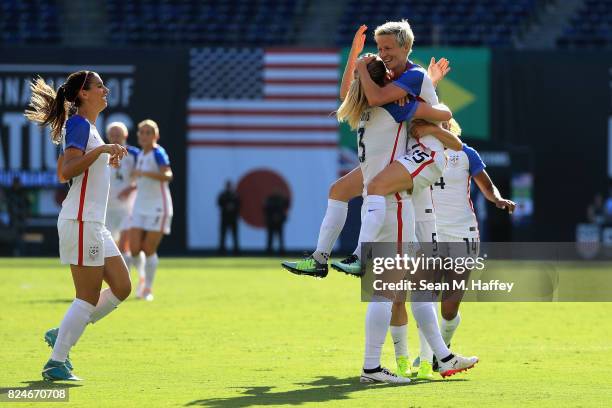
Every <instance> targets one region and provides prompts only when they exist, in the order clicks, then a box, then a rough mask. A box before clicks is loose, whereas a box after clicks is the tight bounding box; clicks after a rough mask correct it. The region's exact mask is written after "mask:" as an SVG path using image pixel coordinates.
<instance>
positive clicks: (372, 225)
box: [353, 195, 387, 258]
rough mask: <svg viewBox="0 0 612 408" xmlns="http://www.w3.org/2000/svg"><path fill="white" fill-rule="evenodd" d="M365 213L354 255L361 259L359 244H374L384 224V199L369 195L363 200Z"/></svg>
mask: <svg viewBox="0 0 612 408" xmlns="http://www.w3.org/2000/svg"><path fill="white" fill-rule="evenodd" d="M365 205H366V213H365V216H364V217H363V222H362V223H361V229H360V230H359V242H358V243H357V248H355V252H353V253H354V254H355V255H357V256H358V257H359V258H361V243H362V242H374V241H375V240H376V237H377V236H378V233H379V232H380V229H381V228H382V226H383V224H384V223H385V212H386V207H387V206H386V203H385V197H384V196H380V195H369V196H367V197H366V200H365Z"/></svg>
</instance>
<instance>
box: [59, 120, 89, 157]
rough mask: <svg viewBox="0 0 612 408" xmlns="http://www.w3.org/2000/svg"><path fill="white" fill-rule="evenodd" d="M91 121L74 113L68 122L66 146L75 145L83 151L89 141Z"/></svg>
mask: <svg viewBox="0 0 612 408" xmlns="http://www.w3.org/2000/svg"><path fill="white" fill-rule="evenodd" d="M89 130H90V129H89V122H87V120H85V118H83V117H82V116H79V115H74V116H72V117H71V118H70V119H68V121H67V122H66V147H65V148H64V150H65V149H68V148H69V147H73V148H75V149H79V150H81V151H83V152H85V150H86V149H87V142H88V141H89Z"/></svg>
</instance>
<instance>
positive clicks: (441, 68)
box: [427, 57, 451, 85]
mask: <svg viewBox="0 0 612 408" xmlns="http://www.w3.org/2000/svg"><path fill="white" fill-rule="evenodd" d="M450 70H451V68H450V63H449V62H448V60H447V59H446V58H440V59H439V60H438V61H437V62H436V59H435V58H434V57H431V60H430V61H429V67H427V75H428V76H429V78H430V79H431V82H433V83H434V85H435V84H437V83H438V82H439V81H440V80H441V79H442V78H444V77H445V76H446V74H448V73H449V72H450Z"/></svg>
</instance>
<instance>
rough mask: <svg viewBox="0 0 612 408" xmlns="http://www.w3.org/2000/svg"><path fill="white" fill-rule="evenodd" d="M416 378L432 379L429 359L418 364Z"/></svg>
mask: <svg viewBox="0 0 612 408" xmlns="http://www.w3.org/2000/svg"><path fill="white" fill-rule="evenodd" d="M416 378H418V379H419V380H433V379H434V374H433V368H432V367H431V363H430V362H429V361H421V363H420V365H419V371H418V372H417V375H416Z"/></svg>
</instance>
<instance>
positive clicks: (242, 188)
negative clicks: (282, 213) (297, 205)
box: [236, 169, 291, 228]
mask: <svg viewBox="0 0 612 408" xmlns="http://www.w3.org/2000/svg"><path fill="white" fill-rule="evenodd" d="M236 192H237V193H238V196H239V197H240V216H241V217H242V219H243V220H244V221H246V223H247V224H249V225H250V226H252V227H256V228H265V226H266V221H265V218H264V205H265V203H266V199H267V198H268V197H270V196H271V195H272V194H275V193H276V194H280V195H282V196H284V197H286V198H287V200H288V201H289V207H291V190H290V189H289V184H288V183H287V181H286V180H285V179H284V178H283V176H281V175H280V174H278V173H277V172H275V171H272V170H268V169H255V170H252V171H250V172H248V173H246V174H245V175H244V176H242V178H241V179H240V181H238V186H237V187H236Z"/></svg>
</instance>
